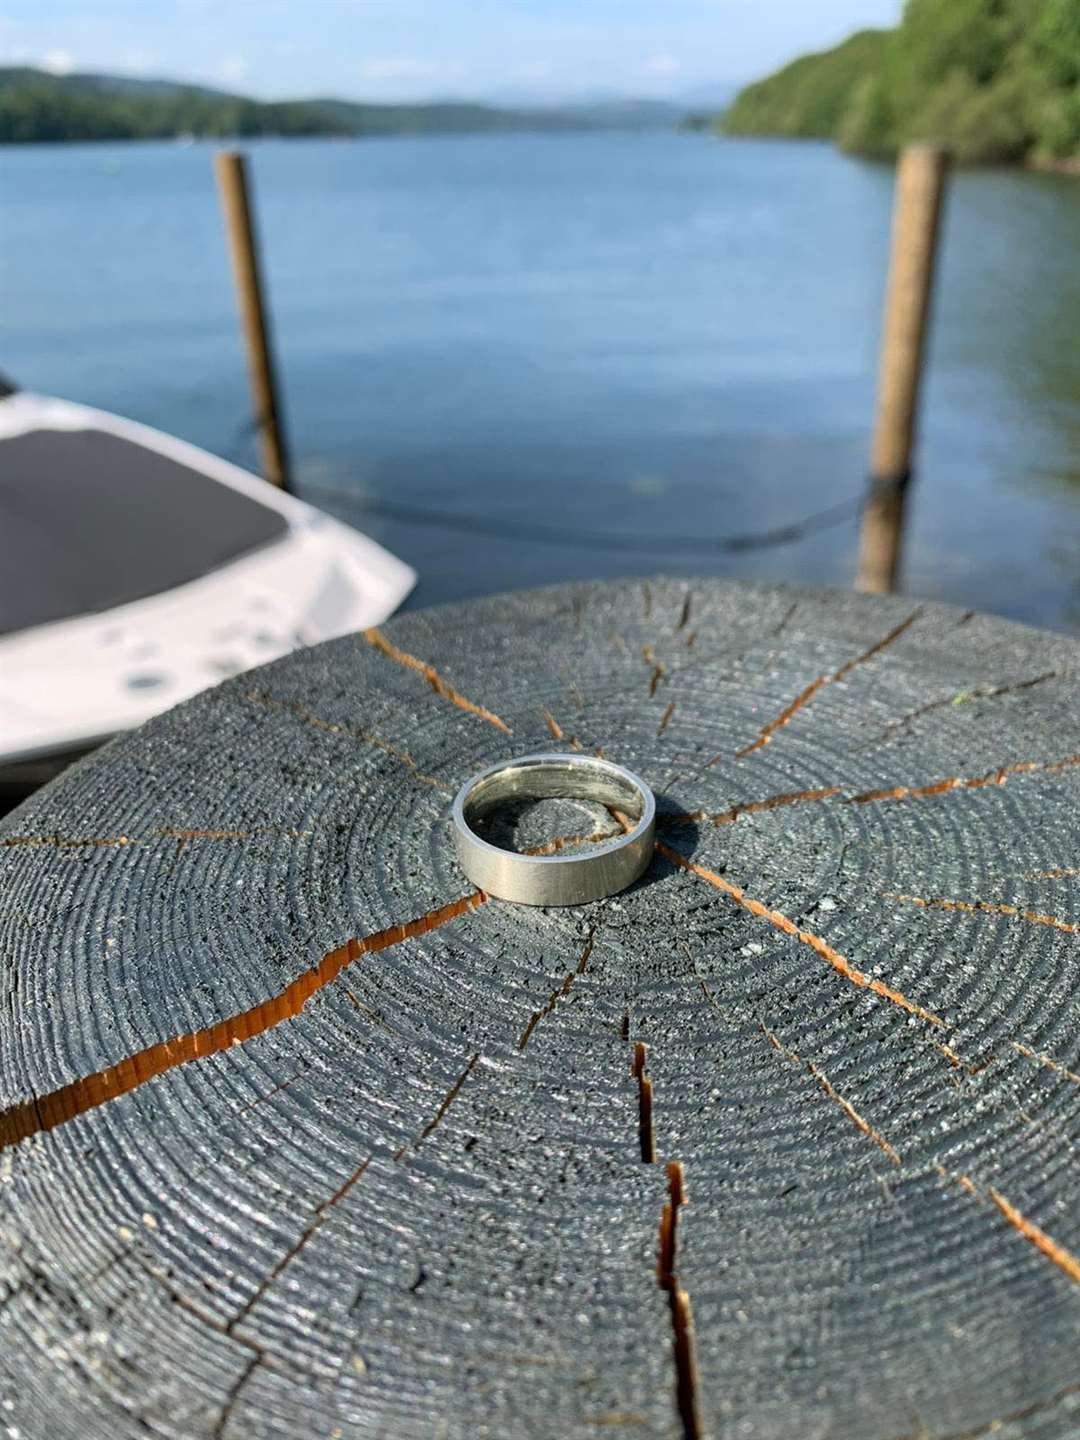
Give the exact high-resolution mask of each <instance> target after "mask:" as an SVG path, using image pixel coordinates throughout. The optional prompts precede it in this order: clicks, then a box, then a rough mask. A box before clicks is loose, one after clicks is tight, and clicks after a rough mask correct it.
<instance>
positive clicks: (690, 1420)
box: [656, 1160, 704, 1440]
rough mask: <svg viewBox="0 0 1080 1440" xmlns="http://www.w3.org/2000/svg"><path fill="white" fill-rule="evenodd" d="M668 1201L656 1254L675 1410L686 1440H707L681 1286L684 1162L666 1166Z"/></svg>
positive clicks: (691, 1331) (690, 1324) (689, 1311)
mask: <svg viewBox="0 0 1080 1440" xmlns="http://www.w3.org/2000/svg"><path fill="white" fill-rule="evenodd" d="M667 1177H668V1199H667V1201H666V1202H665V1204H664V1208H663V1210H662V1212H661V1215H660V1232H659V1237H658V1241H657V1253H656V1282H657V1284H658V1285H659V1287H660V1289H661V1290H663V1291H664V1292H665V1293H666V1295H667V1297H668V1305H669V1308H670V1313H671V1351H672V1359H673V1361H674V1366H675V1408H676V1410H677V1411H678V1414H679V1421H680V1423H681V1425H682V1432H683V1440H704V1430H703V1428H702V1422H701V1410H700V1403H699V1398H698V1397H699V1384H698V1364H697V1346H696V1343H695V1337H694V1315H693V1310H692V1308H691V1305H690V1296H689V1295H688V1294H687V1292H686V1291H685V1290H684V1289H683V1288H682V1286H681V1284H680V1283H679V1277H678V1270H677V1263H678V1235H679V1215H680V1213H681V1211H682V1209H683V1206H684V1205H685V1204H686V1181H685V1177H684V1174H683V1166H682V1161H681V1160H671V1161H669V1162H668V1166H667Z"/></svg>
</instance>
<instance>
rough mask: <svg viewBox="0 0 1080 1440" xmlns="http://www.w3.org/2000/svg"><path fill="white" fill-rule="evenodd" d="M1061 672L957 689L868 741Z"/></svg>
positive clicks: (876, 742) (1028, 687) (1012, 692)
mask: <svg viewBox="0 0 1080 1440" xmlns="http://www.w3.org/2000/svg"><path fill="white" fill-rule="evenodd" d="M1060 674H1061V672H1060V670H1047V671H1046V672H1045V673H1044V674H1042V675H1033V676H1032V677H1031V679H1030V680H1016V681H1013V682H1012V683H1011V684H1008V685H979V686H976V688H975V689H974V690H957V691H954V692H953V693H952V694H951V695H946V696H944V697H943V698H942V699H940V700H931V701H930V702H929V703H928V704H926V705H920V706H919V708H918V709H917V710H910V711H909V712H908V713H907V714H906V715H902V716H901V717H900V719H899V720H893V721H892V722H891V724H889V725H886V727H885V729H884V730H883V731H882V732H881V734H880V735H878V736H877V737H876V738H875V739H873V740H869V741H867V744H868V745H880V744H882V743H883V742H885V741H886V740H888V738H889V736H890V735H893V734H895V732H896V731H897V730H902V729H904V728H905V727H906V726H908V725H910V724H911V723H912V721H913V720H918V719H920V718H921V717H922V716H923V715H930V714H932V713H933V712H934V711H935V710H949V709H952V708H954V707H955V706H957V705H967V704H969V703H970V702H971V701H973V700H996V699H998V697H999V696H1001V695H1016V694H1018V693H1019V692H1020V691H1021V690H1031V689H1034V687H1035V686H1036V685H1044V684H1045V683H1046V682H1047V681H1048V680H1056V679H1057V678H1058V676H1059V675H1060Z"/></svg>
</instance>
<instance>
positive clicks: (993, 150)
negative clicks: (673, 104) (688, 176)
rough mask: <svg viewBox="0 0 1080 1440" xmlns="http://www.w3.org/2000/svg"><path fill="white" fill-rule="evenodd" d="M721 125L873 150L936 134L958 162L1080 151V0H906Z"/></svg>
mask: <svg viewBox="0 0 1080 1440" xmlns="http://www.w3.org/2000/svg"><path fill="white" fill-rule="evenodd" d="M715 124H716V128H717V129H719V130H721V131H724V132H726V133H730V134H759V135H820V136H827V137H831V138H833V139H836V140H838V141H839V142H840V144H842V145H843V146H845V148H847V149H849V150H852V151H855V152H858V153H860V154H867V155H890V154H893V153H894V152H895V151H896V150H897V149H898V148H899V147H900V146H901V145H904V144H907V143H909V142H911V141H917V140H932V141H936V142H938V143H941V144H944V145H947V146H949V148H950V149H951V150H952V151H953V153H954V155H955V156H956V158H957V159H958V160H959V161H960V162H961V163H980V162H984V163H985V162H1026V163H1034V164H1050V163H1062V162H1072V161H1075V160H1077V159H1078V158H1080V0H907V4H906V5H905V7H904V13H903V17H902V19H901V22H900V24H899V26H898V27H897V28H896V29H895V30H893V31H885V32H873V31H864V32H862V33H861V34H858V35H854V36H852V37H851V38H850V39H849V40H847V41H845V42H844V44H843V45H840V46H837V47H836V49H834V50H830V51H826V52H824V53H822V54H820V55H812V56H806V57H805V58H804V59H802V60H799V61H796V62H795V63H794V64H793V65H789V66H787V67H786V69H784V70H782V71H780V72H778V73H777V74H776V75H773V76H771V77H769V78H768V79H766V80H764V81H759V82H758V83H757V84H756V85H752V86H750V87H748V88H747V89H746V90H744V91H742V93H741V94H740V95H739V96H738V97H737V98H736V100H735V102H734V104H733V105H732V107H731V109H730V110H729V111H728V112H727V113H726V115H723V116H720V117H718V119H717V121H716V122H715Z"/></svg>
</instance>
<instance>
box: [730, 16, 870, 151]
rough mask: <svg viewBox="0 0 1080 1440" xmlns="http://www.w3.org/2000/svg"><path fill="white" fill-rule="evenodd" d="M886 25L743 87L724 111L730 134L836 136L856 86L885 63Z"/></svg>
mask: <svg viewBox="0 0 1080 1440" xmlns="http://www.w3.org/2000/svg"><path fill="white" fill-rule="evenodd" d="M888 38H889V32H888V31H887V30H860V31H858V32H857V33H856V34H855V35H852V36H850V38H849V39H847V40H845V41H844V43H843V44H842V45H837V46H836V48H835V49H833V50H823V51H821V52H819V53H818V54H815V55H804V56H803V57H802V58H801V59H799V60H794V61H792V63H791V64H790V65H785V67H784V68H783V70H778V71H777V73H776V74H775V75H770V76H769V77H768V78H767V79H765V80H759V81H758V82H757V83H756V84H755V85H748V86H747V87H746V89H745V90H740V91H739V93H738V95H737V96H736V97H735V100H734V102H733V103H732V105H731V107H730V108H729V109H728V110H727V111H726V112H725V113H724V116H723V121H722V123H723V128H724V130H725V131H726V132H727V134H729V135H788V136H792V137H796V138H806V139H811V138H825V139H828V138H831V137H833V136H835V135H836V134H837V132H838V130H839V128H840V125H841V124H842V123H843V120H844V117H845V116H846V115H847V113H848V110H849V109H850V107H851V103H852V99H853V96H854V93H855V90H856V89H857V87H858V86H859V85H860V84H861V82H862V81H863V80H865V78H866V76H867V75H872V74H873V73H874V72H875V71H876V70H878V69H879V68H880V66H881V63H882V60H883V58H884V55H885V47H886V43H887V41H888Z"/></svg>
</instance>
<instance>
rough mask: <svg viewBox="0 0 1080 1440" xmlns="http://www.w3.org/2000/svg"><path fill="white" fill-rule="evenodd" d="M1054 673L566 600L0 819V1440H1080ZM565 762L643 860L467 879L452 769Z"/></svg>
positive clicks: (721, 605)
mask: <svg viewBox="0 0 1080 1440" xmlns="http://www.w3.org/2000/svg"><path fill="white" fill-rule="evenodd" d="M1078 674H1080V646H1078V644H1077V642H1076V641H1074V640H1071V639H1068V638H1065V637H1060V636H1052V635H1047V634H1042V633H1039V632H1036V631H1033V630H1029V629H1025V628H1022V627H1019V626H1016V625H1012V624H1008V623H1006V622H1004V621H1001V620H996V619H990V618H987V617H983V616H978V615H971V614H965V613H962V612H960V611H958V610H954V609H950V608H947V607H944V606H938V605H931V604H928V605H923V606H918V605H916V604H915V603H914V602H912V601H909V600H903V599H899V598H891V599H878V598H872V597H868V596H856V595H853V594H847V593H830V592H824V591H820V592H810V591H801V590H793V589H782V588H754V587H749V586H744V585H735V584H728V583H721V582H717V581H700V582H694V583H690V584H688V583H687V582H685V581H678V582H675V581H669V580H653V581H650V582H647V583H643V582H641V581H632V582H625V583H617V584H603V585H596V586H579V587H562V588H557V589H551V590H545V591H538V592H532V593H527V594H520V595H514V596H510V597H499V598H495V599H491V600H484V601H480V602H472V603H469V604H465V605H459V606H451V607H448V608H445V609H440V610H434V611H430V612H428V613H419V614H412V615H408V616H406V617H403V618H401V619H399V620H397V621H395V622H393V623H391V624H389V625H387V626H386V627H385V628H384V629H383V630H382V631H381V632H378V633H375V632H369V634H368V635H367V636H360V635H358V636H353V637H350V638H346V639H342V640H338V641H335V642H333V643H331V644H328V645H323V646H320V647H318V648H316V649H312V650H307V651H303V652H300V653H297V654H295V655H292V656H290V657H288V658H287V659H284V660H282V661H279V662H278V663H276V664H274V665H271V666H269V667H267V668H266V669H263V670H260V671H257V672H254V673H251V674H247V675H243V676H240V677H238V678H237V679H235V680H232V681H229V682H228V683H226V684H224V685H220V686H218V687H217V688H215V689H213V690H209V691H207V692H206V693H204V694H202V695H200V696H197V697H196V698H195V699H193V700H191V701H189V702H187V703H186V704H184V705H182V706H180V707H179V708H178V709H176V710H173V711H172V712H170V713H169V714H167V715H165V716H163V717H161V718H160V719H158V720H155V721H153V722H152V723H150V724H149V725H146V726H145V727H144V728H143V729H141V730H140V731H138V732H137V733H135V734H132V735H129V736H126V737H124V738H122V739H120V740H118V741H116V742H115V743H113V744H111V745H109V746H107V747H106V748H105V749H103V750H102V751H100V752H99V753H97V754H96V755H94V756H92V757H91V758H90V759H88V760H87V761H84V762H82V763H80V764H79V765H77V766H76V767H75V768H74V769H72V770H71V771H69V772H68V773H67V774H66V775H64V776H63V777H61V778H60V780H59V781H57V782H55V783H54V784H53V785H51V786H49V787H48V788H47V789H46V790H45V791H43V792H41V793H40V794H38V795H37V796H35V797H34V798H33V799H32V800H31V801H29V802H28V803H27V804H25V805H24V806H22V807H21V809H19V810H17V811H16V812H15V813H14V814H12V815H11V816H9V817H8V818H7V820H6V821H5V822H4V823H3V826H2V828H0V872H2V883H0V964H2V968H0V1001H2V1003H0V1109H2V1112H3V1113H2V1116H0V1435H3V1436H8V1437H19V1440H39V1437H40V1440H45V1437H48V1440H127V1437H136V1436H138V1437H144V1436H158V1437H176V1440H181V1437H182V1440H193V1437H220V1440H240V1437H244V1440H252V1437H254V1440H261V1437H266V1440H270V1437H274V1440H279V1437H281V1440H285V1437H288V1440H296V1437H304V1440H306V1437H326V1440H332V1437H334V1440H352V1437H376V1436H378V1437H390V1440H394V1437H402V1440H406V1437H410V1440H411V1437H424V1440H428V1437H446V1440H458V1437H461V1440H465V1437H470V1440H472V1437H477V1436H481V1437H482V1436H490V1437H517V1436H522V1437H564V1436H594V1435H597V1436H599V1435H608V1434H612V1435H621V1434H624V1433H625V1434H626V1435H627V1436H637V1435H643V1436H645V1435H647V1436H657V1437H664V1440H685V1437H698V1440H700V1437H704V1436H711V1437H714V1440H719V1437H721V1436H746V1437H752V1440H774V1437H775V1440H791V1437H793V1436H799V1437H825V1436H828V1437H847V1440H918V1437H925V1440H931V1437H935V1440H943V1437H950V1440H961V1437H964V1440H976V1437H981V1436H984V1435H985V1436H991V1435H992V1436H994V1437H995V1440H1020V1437H1039V1440H1050V1437H1067V1436H1075V1435H1076V1434H1077V1433H1080V1366H1078V1362H1077V1356H1078V1354H1080V1203H1078V1201H1077V1194H1078V1185H1077V1182H1078V1179H1080V1156H1078V1154H1077V1149H1076V1146H1077V1140H1078V1137H1080V892H1078V890H1077V879H1076V878H1075V877H1077V875H1078V872H1080V681H1078ZM577 747H580V748H581V749H583V750H585V751H595V750H597V749H602V750H603V752H604V754H605V755H607V756H608V757H610V758H611V759H613V760H616V761H618V762H620V763H621V764H624V765H627V766H629V767H630V768H631V769H633V770H635V771H637V772H638V773H639V774H641V775H642V776H644V777H645V778H646V779H647V780H648V781H649V783H650V784H651V785H652V787H653V788H654V790H655V792H656V795H657V799H658V806H659V811H660V818H659V827H658V834H659V837H660V843H659V846H658V851H657V855H656V858H655V861H654V863H653V865H652V866H651V868H650V870H649V871H648V872H647V873H646V875H645V877H644V878H643V879H642V880H641V881H640V882H639V883H638V884H637V885H636V886H635V887H634V888H633V889H632V890H630V891H628V892H626V893H624V894H622V895H618V896H615V897H613V898H611V899H608V900H604V901H600V902H598V903H596V904H593V905H588V906H583V907H580V908H576V909H563V910H531V909H525V908H521V907H515V906H511V905H507V904H504V903H502V902H500V901H497V900H493V899H486V898H485V897H483V896H480V895H477V894H475V893H474V892H472V891H470V888H469V886H468V884H467V882H465V881H464V880H463V878H462V876H461V875H460V873H459V872H458V870H457V869H456V867H455V864H454V861H453V857H452V848H451V843H450V806H451V801H452V797H453V794H454V792H455V791H456V789H457V787H458V786H459V785H460V784H461V783H462V782H463V781H464V780H465V779H466V778H468V776H470V775H471V774H472V773H474V772H475V771H477V770H479V769H481V768H482V767H484V766H486V765H489V764H491V763H492V762H493V761H496V760H498V759H500V758H506V757H510V756H513V755H521V754H527V753H530V752H535V751H538V750H552V749H560V748H566V749H570V748H577ZM556 803H559V802H556ZM562 811H563V812H565V813H563V815H562V821H561V823H562V825H563V830H564V832H565V833H566V834H567V835H573V834H575V833H579V834H588V833H593V832H595V831H596V829H597V827H598V826H599V827H600V828H601V830H602V829H603V826H604V824H606V823H608V822H609V819H610V817H607V816H606V815H603V814H601V815H600V816H599V817H598V816H597V815H596V814H594V813H586V810H585V809H582V808H581V807H577V808H575V807H574V806H573V805H565V806H563V807H562ZM533 819H534V820H535V819H536V817H535V816H534V817H533ZM529 823H530V822H529V817H528V816H527V815H526V816H525V818H524V819H523V820H522V822H521V826H520V827H519V830H518V832H515V833H518V834H519V840H520V838H521V834H522V833H524V831H525V830H527V829H528V824H529ZM537 823H539V822H537ZM546 823H548V824H549V825H550V816H549V817H548V820H547V822H546ZM547 838H548V840H549V842H550V840H551V837H550V836H548V837H547ZM570 843H573V842H570Z"/></svg>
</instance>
